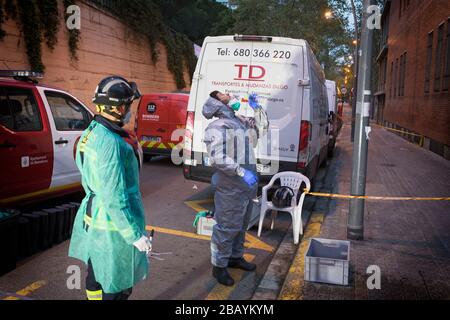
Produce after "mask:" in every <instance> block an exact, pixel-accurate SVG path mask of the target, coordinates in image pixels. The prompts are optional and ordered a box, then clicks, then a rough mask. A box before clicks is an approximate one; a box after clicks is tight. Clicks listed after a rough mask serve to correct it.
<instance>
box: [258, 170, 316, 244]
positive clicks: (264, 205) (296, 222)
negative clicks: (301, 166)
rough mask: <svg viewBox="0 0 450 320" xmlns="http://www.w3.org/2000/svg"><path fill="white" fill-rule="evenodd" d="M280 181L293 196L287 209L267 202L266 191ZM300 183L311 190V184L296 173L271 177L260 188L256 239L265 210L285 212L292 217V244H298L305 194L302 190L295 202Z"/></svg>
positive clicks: (301, 228)
mask: <svg viewBox="0 0 450 320" xmlns="http://www.w3.org/2000/svg"><path fill="white" fill-rule="evenodd" d="M277 179H280V182H281V186H282V187H283V186H286V187H290V188H291V189H292V190H293V191H294V194H295V196H294V197H293V198H292V204H291V206H290V207H288V208H277V207H275V206H274V205H273V203H272V202H271V201H267V191H268V190H269V189H270V188H271V187H273V185H274V183H275V181H276V180H277ZM302 182H304V183H305V184H306V189H307V190H310V189H311V183H310V181H309V179H308V178H307V177H305V176H304V175H302V174H301V173H298V172H290V171H288V172H280V173H277V174H276V175H274V176H273V178H272V179H271V180H270V182H269V184H268V185H266V186H265V187H263V188H262V196H261V212H260V216H259V228H258V237H260V236H261V231H262V227H263V222H264V218H265V216H266V212H267V210H276V211H285V212H289V213H290V214H291V217H292V229H293V233H294V243H295V244H298V243H299V238H300V234H303V223H302V207H303V201H304V200H305V195H306V194H305V192H303V190H302V195H301V196H300V199H299V201H298V203H296V202H297V195H298V191H299V189H300V186H301V185H302ZM274 221H275V217H272V225H271V229H273V226H274Z"/></svg>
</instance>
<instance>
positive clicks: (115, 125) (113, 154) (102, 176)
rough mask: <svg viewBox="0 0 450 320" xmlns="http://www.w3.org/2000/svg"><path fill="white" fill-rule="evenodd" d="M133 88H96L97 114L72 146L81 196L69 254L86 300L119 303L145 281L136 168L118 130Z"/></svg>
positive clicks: (146, 244) (114, 84)
mask: <svg viewBox="0 0 450 320" xmlns="http://www.w3.org/2000/svg"><path fill="white" fill-rule="evenodd" d="M139 96H140V94H139V91H138V90H137V87H136V84H134V83H130V82H128V81H127V80H125V79H123V78H121V77H116V76H113V77H108V78H105V79H104V80H102V81H101V82H100V84H99V85H98V87H97V90H96V93H95V97H94V99H93V101H94V103H95V104H96V105H97V109H98V110H97V111H99V114H98V115H96V116H95V118H94V120H92V122H91V124H90V125H89V127H88V129H87V130H86V131H85V132H84V133H83V135H82V136H81V138H80V141H79V143H78V145H77V152H76V164H77V166H78V168H79V170H80V172H81V177H82V185H83V188H84V190H85V192H86V197H85V198H84V199H83V201H82V203H81V206H80V209H79V210H78V213H77V216H76V219H75V223H74V227H73V232H72V238H71V242H70V248H69V256H71V257H74V258H77V259H80V260H82V261H83V262H84V263H86V265H87V269H88V275H87V278H86V293H87V298H88V300H123V299H128V297H129V296H130V295H131V291H132V288H133V286H134V285H135V284H136V283H137V282H139V281H141V280H144V279H146V277H147V273H148V260H147V255H146V253H148V252H149V251H150V250H151V242H150V240H149V239H148V238H147V237H146V236H145V215H144V207H143V204H142V198H141V194H140V191H139V164H138V161H137V159H136V156H135V153H134V150H133V148H132V147H131V146H130V145H129V144H128V143H127V142H125V140H124V138H126V137H127V136H128V134H127V132H126V131H125V130H124V129H122V126H123V125H124V122H125V121H126V119H127V118H128V116H127V115H128V114H129V112H130V110H129V109H130V106H131V103H132V102H133V100H135V99H137V98H138V97H139Z"/></svg>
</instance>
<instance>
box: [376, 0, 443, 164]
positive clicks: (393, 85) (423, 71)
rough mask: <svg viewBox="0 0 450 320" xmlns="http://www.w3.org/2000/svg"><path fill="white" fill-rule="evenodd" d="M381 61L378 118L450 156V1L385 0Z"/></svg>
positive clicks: (378, 58) (430, 147)
mask: <svg viewBox="0 0 450 320" xmlns="http://www.w3.org/2000/svg"><path fill="white" fill-rule="evenodd" d="M377 62H378V69H379V70H378V74H379V78H378V80H379V81H378V92H377V93H376V99H375V112H374V113H375V117H376V118H377V120H378V122H379V123H382V124H384V125H386V126H388V127H393V128H396V129H400V130H404V131H405V132H409V133H412V134H418V135H420V136H416V135H411V134H406V133H404V134H402V135H404V137H405V138H409V139H410V140H412V141H415V142H418V143H421V144H422V145H423V146H424V147H425V148H427V149H430V150H432V151H433V152H435V153H438V154H440V155H442V156H444V157H445V158H447V159H450V93H449V91H450V1H448V0H421V1H419V0H393V1H390V0H388V1H386V2H385V7H384V11H383V16H382V34H381V44H380V51H379V53H378V57H377ZM421 136H423V138H421Z"/></svg>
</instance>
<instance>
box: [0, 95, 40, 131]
mask: <svg viewBox="0 0 450 320" xmlns="http://www.w3.org/2000/svg"><path fill="white" fill-rule="evenodd" d="M0 123H1V124H2V125H4V126H5V127H7V128H9V129H11V130H13V131H16V132H26V131H40V130H42V122H41V116H40V114H39V108H38V105H37V103H36V100H35V99H34V95H33V92H32V91H31V90H30V89H23V88H13V87H4V88H1V90H0Z"/></svg>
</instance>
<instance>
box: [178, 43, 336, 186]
mask: <svg viewBox="0 0 450 320" xmlns="http://www.w3.org/2000/svg"><path fill="white" fill-rule="evenodd" d="M214 90H219V91H221V92H228V93H231V94H233V95H236V96H239V97H241V99H242V100H241V101H242V102H244V103H243V104H242V107H241V110H240V111H239V113H240V114H242V115H245V116H253V110H252V109H251V108H250V107H249V106H248V104H246V103H245V102H246V97H248V95H250V94H252V93H256V94H258V97H259V101H260V104H261V105H262V106H263V107H264V109H265V110H266V112H267V115H268V117H269V122H270V127H269V134H268V135H267V136H268V140H269V141H268V143H267V145H268V146H267V147H260V145H258V147H257V148H256V149H255V154H256V157H257V160H258V163H259V164H257V168H258V172H259V173H260V174H261V177H262V178H263V180H266V178H270V177H271V176H272V175H273V174H275V173H277V171H278V172H279V171H298V172H302V173H304V174H306V175H307V176H308V177H309V178H313V177H314V176H315V175H316V172H317V169H318V167H319V166H320V165H321V164H323V163H324V162H326V158H327V147H328V102H327V90H326V86H325V77H324V73H323V70H322V69H321V67H320V65H319V63H318V62H317V60H316V57H315V56H314V54H313V52H312V50H311V48H310V47H309V45H308V43H307V42H306V41H304V40H297V39H290V38H281V37H266V36H238V35H236V36H220V37H207V38H206V39H205V41H204V43H203V47H202V50H201V53H200V57H199V59H198V63H197V67H196V69H195V73H194V77H193V82H192V87H191V93H190V97H189V104H188V109H187V111H188V112H187V121H186V133H185V140H184V153H183V154H184V175H185V177H186V178H187V179H191V180H197V181H205V182H209V181H210V177H211V174H212V173H213V169H212V168H211V167H209V166H208V165H207V162H206V164H205V161H204V159H207V152H206V146H205V144H204V143H203V136H204V132H205V129H206V127H207V126H208V124H209V123H210V121H213V120H210V121H208V120H207V119H206V118H205V117H204V116H203V115H202V108H203V104H204V103H205V102H206V100H207V99H208V97H209V94H210V93H211V92H212V91H214ZM205 156H206V157H205ZM275 162H279V165H276V166H274V165H273V163H275ZM268 163H270V164H268ZM274 168H276V170H275V171H274Z"/></svg>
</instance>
